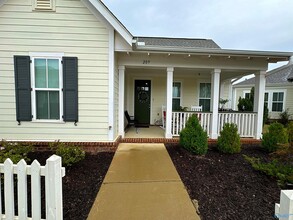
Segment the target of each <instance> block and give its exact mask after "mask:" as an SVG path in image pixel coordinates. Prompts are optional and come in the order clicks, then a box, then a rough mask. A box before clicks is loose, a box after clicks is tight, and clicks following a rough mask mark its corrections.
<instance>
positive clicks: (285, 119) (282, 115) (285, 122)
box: [279, 108, 291, 126]
mask: <svg viewBox="0 0 293 220" xmlns="http://www.w3.org/2000/svg"><path fill="white" fill-rule="evenodd" d="M290 116H291V115H290V114H289V109H288V108H287V109H286V110H285V111H283V112H282V113H280V119H279V122H280V123H281V124H282V125H284V126H287V125H288V123H289V119H290Z"/></svg>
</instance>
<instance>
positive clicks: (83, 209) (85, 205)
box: [28, 152, 114, 220]
mask: <svg viewBox="0 0 293 220" xmlns="http://www.w3.org/2000/svg"><path fill="white" fill-rule="evenodd" d="M51 155H52V153H51V152H34V153H31V154H30V155H29V157H30V158H31V159H37V160H38V161H39V162H40V164H41V165H45V163H46V159H47V158H49V157H50V156H51ZM113 156H114V153H113V152H100V153H98V154H96V155H86V157H85V159H84V160H83V161H81V162H79V163H77V164H76V165H74V166H73V167H71V168H69V169H66V175H65V177H63V216H64V220H66V219H68V220H69V219H70V220H75V219H76V220H82V219H86V218H87V216H88V214H89V212H90V209H91V207H92V205H93V202H94V200H95V198H96V196H97V193H98V191H99V189H100V186H101V184H102V182H103V180H104V177H105V175H106V173H107V171H108V168H109V166H110V163H111V161H112V158H113ZM42 191H43V192H42V194H43V197H44V188H43V189H42ZM28 193H29V192H28ZM42 200H43V202H44V198H43V199H42ZM43 204H44V203H43ZM44 215H45V207H44V205H42V217H44Z"/></svg>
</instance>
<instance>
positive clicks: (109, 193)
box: [88, 143, 200, 220]
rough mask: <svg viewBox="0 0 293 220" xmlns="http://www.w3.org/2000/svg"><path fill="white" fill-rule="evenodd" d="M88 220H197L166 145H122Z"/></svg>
mask: <svg viewBox="0 0 293 220" xmlns="http://www.w3.org/2000/svg"><path fill="white" fill-rule="evenodd" d="M88 219H89V220H96V219H103V220H106V219H107V220H112V219H115V220H116V219H119V220H124V219H125V220H132V219H135V220H140V219H143V220H148V219H149V220H156V219H160V220H164V219H168V220H172V219H174V220H175V219H176V220H178V219H181V220H185V219H186V220H193V219H194V220H198V219H200V218H199V217H198V215H197V214H196V211H195V208H194V206H193V204H192V202H191V200H190V198H189V196H188V194H187V191H186V190H185V187H184V185H183V183H182V181H181V179H180V177H179V175H178V173H177V171H176V169H175V167H174V165H173V163H172V161H171V158H170V157H169V154H168V152H167V150H166V148H165V146H164V145H163V144H128V143H125V144H120V145H119V147H118V149H117V151H116V153H115V156H114V158H113V161H112V163H111V166H110V168H109V170H108V173H107V175H106V177H105V179H104V182H103V184H102V186H101V188H100V191H99V193H98V195H97V198H96V200H95V203H94V205H93V207H92V209H91V211H90V214H89V216H88Z"/></svg>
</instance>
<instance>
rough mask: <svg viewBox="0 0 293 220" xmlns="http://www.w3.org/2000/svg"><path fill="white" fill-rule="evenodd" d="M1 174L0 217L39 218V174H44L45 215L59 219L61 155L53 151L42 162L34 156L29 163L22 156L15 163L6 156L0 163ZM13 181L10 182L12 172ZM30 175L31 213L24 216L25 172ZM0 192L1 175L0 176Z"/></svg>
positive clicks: (61, 174) (49, 218)
mask: <svg viewBox="0 0 293 220" xmlns="http://www.w3.org/2000/svg"><path fill="white" fill-rule="evenodd" d="M0 172H1V175H3V174H4V210H5V212H4V213H2V206H3V204H2V202H1V201H2V198H1V197H2V195H1V193H0V217H1V219H9V220H12V219H41V176H44V177H45V197H46V199H45V201H46V202H45V203H46V204H45V205H46V219H48V220H53V219H54V220H61V219H63V202H62V177H64V176H65V168H64V167H62V162H61V157H59V156H56V155H53V156H51V157H50V158H49V159H47V161H46V165H45V166H41V165H40V164H39V162H38V161H37V160H34V161H33V163H32V164H31V165H27V164H26V162H25V161H24V160H23V159H22V160H20V161H19V162H18V163H17V164H13V163H12V161H11V160H10V159H6V160H5V162H4V164H0ZM15 174H16V176H17V182H14V179H15V178H14V175H15ZM28 175H30V176H31V186H30V187H31V207H32V210H31V213H32V216H28V206H27V204H28V197H27V185H28V184H27V182H28V181H27V176H28ZM15 185H17V207H18V216H15V210H14V209H15V208H14V207H15V201H14V198H15V190H14V186H15ZM0 192H1V178H0Z"/></svg>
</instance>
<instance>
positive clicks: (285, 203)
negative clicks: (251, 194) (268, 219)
mask: <svg viewBox="0 0 293 220" xmlns="http://www.w3.org/2000/svg"><path fill="white" fill-rule="evenodd" d="M275 217H277V218H278V219H282V220H293V190H281V195H280V203H279V204H278V203H276V204H275Z"/></svg>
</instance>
